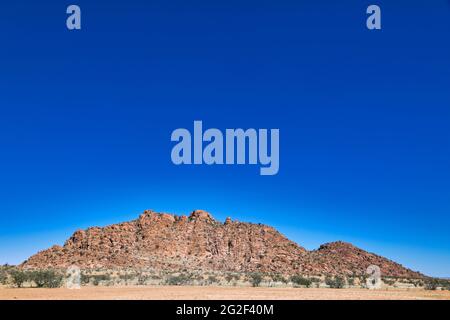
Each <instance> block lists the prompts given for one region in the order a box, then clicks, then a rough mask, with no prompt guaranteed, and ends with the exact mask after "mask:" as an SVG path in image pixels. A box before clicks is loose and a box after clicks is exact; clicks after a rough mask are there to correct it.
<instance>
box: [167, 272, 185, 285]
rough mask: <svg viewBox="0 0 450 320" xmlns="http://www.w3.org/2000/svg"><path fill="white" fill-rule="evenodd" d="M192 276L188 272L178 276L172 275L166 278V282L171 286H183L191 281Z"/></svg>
mask: <svg viewBox="0 0 450 320" xmlns="http://www.w3.org/2000/svg"><path fill="white" fill-rule="evenodd" d="M190 280H191V279H190V277H189V276H188V275H186V274H180V275H178V276H170V277H169V278H167V280H166V284H168V285H169V286H182V285H186V284H188V283H190Z"/></svg>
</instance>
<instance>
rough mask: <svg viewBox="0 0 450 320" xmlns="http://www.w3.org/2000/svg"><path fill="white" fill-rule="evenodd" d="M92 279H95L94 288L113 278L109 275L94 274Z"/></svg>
mask: <svg viewBox="0 0 450 320" xmlns="http://www.w3.org/2000/svg"><path fill="white" fill-rule="evenodd" d="M90 278H92V279H94V280H93V282H92V283H93V284H94V286H98V285H99V284H100V281H108V280H111V276H110V275H108V274H94V275H91V276H90Z"/></svg>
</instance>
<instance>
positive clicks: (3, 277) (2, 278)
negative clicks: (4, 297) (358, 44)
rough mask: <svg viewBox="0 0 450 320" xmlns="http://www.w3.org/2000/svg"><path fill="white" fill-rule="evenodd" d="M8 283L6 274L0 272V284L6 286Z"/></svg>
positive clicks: (2, 271) (3, 271)
mask: <svg viewBox="0 0 450 320" xmlns="http://www.w3.org/2000/svg"><path fill="white" fill-rule="evenodd" d="M7 281H8V273H7V272H6V270H3V269H2V270H0V284H6V282H7Z"/></svg>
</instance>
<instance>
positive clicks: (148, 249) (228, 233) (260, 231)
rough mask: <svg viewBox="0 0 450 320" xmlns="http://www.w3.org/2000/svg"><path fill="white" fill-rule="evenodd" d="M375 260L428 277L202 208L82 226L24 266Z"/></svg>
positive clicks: (269, 268) (340, 268)
mask: <svg viewBox="0 0 450 320" xmlns="http://www.w3.org/2000/svg"><path fill="white" fill-rule="evenodd" d="M371 264H375V265H378V266H379V267H380V268H381V271H382V274H383V275H385V276H396V277H408V278H417V277H423V275H421V274H420V273H417V272H413V271H411V270H409V269H406V268H404V267H402V266H401V265H399V264H397V263H395V262H392V261H390V260H387V259H385V258H383V257H380V256H377V255H374V254H371V253H368V252H366V251H364V250H361V249H358V248H356V247H354V246H352V245H351V244H347V243H344V242H334V243H329V244H325V245H322V246H321V247H320V248H319V249H318V250H314V251H307V250H306V249H304V248H302V247H301V246H299V245H297V244H296V243H294V242H292V241H290V240H289V239H287V238H286V237H285V236H283V235H282V234H281V233H279V232H278V231H276V230H275V229H274V228H272V227H269V226H266V225H261V224H253V223H242V222H237V221H232V220H231V218H227V219H226V221H225V223H221V222H218V221H217V220H215V219H214V218H213V217H212V216H211V215H210V214H209V213H208V212H206V211H202V210H196V211H194V212H192V213H191V215H190V216H189V217H187V216H175V215H171V214H166V213H156V212H153V211H151V210H147V211H145V212H144V213H142V214H141V215H140V216H139V218H138V219H136V220H133V221H130V222H124V223H120V224H114V225H111V226H107V227H104V228H99V227H94V228H89V229H87V230H79V231H76V232H75V233H74V234H73V235H72V237H70V238H69V239H68V240H67V241H66V243H65V244H64V246H63V247H61V246H53V247H52V248H50V249H47V250H45V251H41V252H39V253H37V254H36V255H34V256H32V257H30V258H29V259H28V260H26V261H25V262H24V263H23V264H22V267H24V268H65V267H68V266H70V265H77V266H79V267H81V268H117V267H122V268H153V269H157V270H167V271H174V272H176V271H183V270H204V271H236V272H276V273H283V274H296V273H301V274H305V275H330V276H332V275H352V274H355V275H358V274H363V273H364V272H365V270H366V268H367V267H368V266H369V265H371Z"/></svg>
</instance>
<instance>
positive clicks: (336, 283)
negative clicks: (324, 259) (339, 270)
mask: <svg viewBox="0 0 450 320" xmlns="http://www.w3.org/2000/svg"><path fill="white" fill-rule="evenodd" d="M325 283H326V284H327V285H328V286H329V287H330V288H334V289H342V288H344V286H345V280H344V278H342V277H335V278H334V279H333V278H330V277H327V278H325Z"/></svg>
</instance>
